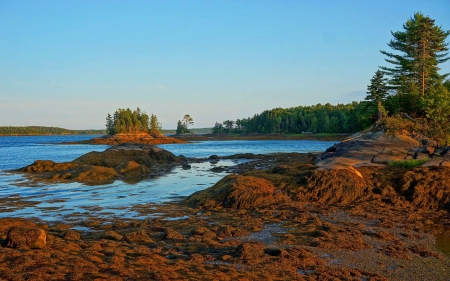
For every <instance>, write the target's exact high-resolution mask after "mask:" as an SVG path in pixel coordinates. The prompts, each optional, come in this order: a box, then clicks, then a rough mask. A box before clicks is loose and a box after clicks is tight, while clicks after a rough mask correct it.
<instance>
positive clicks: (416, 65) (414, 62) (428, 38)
mask: <svg viewBox="0 0 450 281" xmlns="http://www.w3.org/2000/svg"><path fill="white" fill-rule="evenodd" d="M434 22H435V21H434V20H432V19H430V18H429V17H428V16H427V17H425V16H424V15H423V14H422V13H420V12H417V13H415V14H414V16H413V17H411V18H410V19H409V20H408V21H407V22H406V23H405V24H403V29H404V31H397V32H391V34H392V36H393V37H394V39H392V40H391V41H390V42H389V43H388V46H389V47H391V48H392V49H394V50H396V51H399V52H400V53H401V54H394V53H389V52H386V51H381V53H382V54H384V55H386V56H387V58H386V59H385V60H386V61H387V62H388V63H390V64H393V67H381V69H382V70H383V71H384V72H385V73H387V74H388V75H390V76H391V80H390V84H391V85H392V87H393V88H394V89H399V88H400V87H404V86H405V85H408V84H409V83H414V84H416V85H417V87H418V89H420V90H419V92H420V94H421V96H425V95H426V93H427V91H428V89H429V87H430V86H432V84H433V83H435V82H437V81H442V80H444V79H445V78H446V77H447V76H448V73H447V74H444V75H440V74H439V73H438V70H439V69H440V68H439V67H438V65H439V64H440V63H443V62H446V61H447V60H448V59H449V57H447V55H448V53H446V51H448V48H447V46H448V43H446V42H445V40H446V38H447V36H448V35H449V34H450V31H444V30H443V29H442V28H441V27H440V26H436V25H435V23H434Z"/></svg>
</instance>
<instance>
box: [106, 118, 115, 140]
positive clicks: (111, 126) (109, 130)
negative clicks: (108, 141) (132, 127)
mask: <svg viewBox="0 0 450 281" xmlns="http://www.w3.org/2000/svg"><path fill="white" fill-rule="evenodd" d="M106 132H107V133H108V134H109V135H114V122H113V119H112V116H111V114H109V113H108V115H107V116H106Z"/></svg>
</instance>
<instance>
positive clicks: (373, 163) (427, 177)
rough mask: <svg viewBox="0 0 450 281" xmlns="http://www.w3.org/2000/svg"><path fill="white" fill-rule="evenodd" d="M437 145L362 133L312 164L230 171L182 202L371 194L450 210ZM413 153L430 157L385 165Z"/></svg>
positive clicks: (244, 205)
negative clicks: (414, 163) (422, 161)
mask: <svg viewBox="0 0 450 281" xmlns="http://www.w3.org/2000/svg"><path fill="white" fill-rule="evenodd" d="M437 151H439V149H435V148H434V147H430V146H429V144H427V145H420V144H419V142H417V141H416V140H414V139H412V138H409V137H406V136H386V135H385V134H384V133H383V132H378V133H366V134H362V135H359V136H357V138H355V139H350V140H348V141H345V142H342V143H340V144H337V145H335V146H333V147H331V148H329V149H328V150H327V151H326V152H325V153H323V154H322V155H320V156H319V157H318V159H316V163H315V165H308V164H307V165H305V164H302V165H298V164H297V165H295V163H291V164H288V165H286V164H281V165H277V166H275V167H273V168H271V169H269V170H267V171H250V172H247V173H246V174H244V175H230V176H227V177H225V178H224V179H222V180H221V181H219V182H218V183H216V184H215V185H214V186H212V187H210V188H208V189H206V190H203V191H198V192H196V193H194V194H193V195H191V196H190V197H188V198H187V199H186V200H185V202H186V203H187V204H189V205H192V206H196V207H202V208H216V207H218V206H220V207H225V208H231V209H252V208H253V209H256V208H263V207H267V206H270V205H274V204H277V205H278V206H279V205H280V204H289V203H290V202H314V203H319V204H323V205H325V206H328V205H335V206H336V205H349V204H353V203H356V202H363V201H368V200H377V201H381V202H384V203H387V204H392V205H394V206H396V207H400V206H401V207H404V206H407V205H412V206H414V207H416V208H421V209H428V210H450V184H449V181H448V178H450V168H448V167H446V166H445V165H446V163H450V161H448V159H447V158H446V157H447V154H445V153H442V152H443V151H445V150H441V152H440V153H439V154H438V155H436V152H437ZM418 153H423V154H426V155H427V157H428V158H429V159H430V160H429V161H428V162H427V163H426V164H425V165H423V166H419V167H416V168H409V167H392V166H389V165H386V164H388V163H389V162H390V161H403V160H408V159H414V158H417V155H418ZM286 163H287V162H286ZM431 164H433V165H431Z"/></svg>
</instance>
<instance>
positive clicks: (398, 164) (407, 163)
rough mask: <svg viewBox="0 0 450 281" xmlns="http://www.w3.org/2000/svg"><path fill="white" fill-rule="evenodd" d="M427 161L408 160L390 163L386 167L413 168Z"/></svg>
mask: <svg viewBox="0 0 450 281" xmlns="http://www.w3.org/2000/svg"><path fill="white" fill-rule="evenodd" d="M428 160H429V159H410V160H404V161H391V162H389V164H388V166H391V167H404V168H414V167H417V166H420V165H422V164H423V163H425V162H427V161H428Z"/></svg>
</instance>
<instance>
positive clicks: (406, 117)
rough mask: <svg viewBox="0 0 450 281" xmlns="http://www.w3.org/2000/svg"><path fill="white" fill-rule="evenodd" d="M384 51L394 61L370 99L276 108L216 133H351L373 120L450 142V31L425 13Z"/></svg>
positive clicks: (378, 75) (372, 84) (377, 77)
mask: <svg viewBox="0 0 450 281" xmlns="http://www.w3.org/2000/svg"><path fill="white" fill-rule="evenodd" d="M391 34H392V37H393V38H392V39H391V40H390V41H389V42H388V43H387V45H388V46H389V47H390V48H391V49H392V51H393V52H390V51H383V50H382V51H380V52H381V54H383V55H384V56H385V61H386V62H387V63H388V66H380V67H379V68H378V69H377V70H376V71H375V74H374V75H373V77H372V78H371V79H370V81H369V84H368V86H367V92H366V94H367V95H366V97H365V99H364V101H360V102H352V103H350V104H346V105H343V104H338V105H330V104H325V105H321V104H317V105H313V106H298V107H294V108H288V109H283V108H275V109H272V110H266V111H264V112H262V113H261V114H256V115H254V116H253V117H252V118H244V119H237V120H235V121H233V120H225V121H223V122H222V123H217V122H216V124H215V126H214V128H213V129H212V132H213V133H292V134H296V133H302V132H310V133H351V132H356V131H360V130H363V129H367V128H370V127H371V126H373V125H376V126H378V127H379V128H382V129H384V130H386V131H387V132H395V131H409V132H416V133H419V134H423V135H425V136H428V137H430V138H433V139H435V140H436V141H438V142H439V143H441V144H450V126H449V122H450V80H449V79H448V77H449V73H445V74H440V73H439V70H440V69H441V67H440V64H442V63H445V62H446V61H448V60H449V59H450V57H449V56H448V44H449V43H447V42H446V39H447V37H448V35H450V31H445V30H443V29H442V27H441V26H438V25H436V24H435V20H433V19H431V18H430V17H428V16H425V15H423V14H422V13H420V12H417V13H415V14H414V15H413V16H412V17H411V18H409V19H408V20H407V21H406V23H405V24H403V30H402V31H395V32H391Z"/></svg>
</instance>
